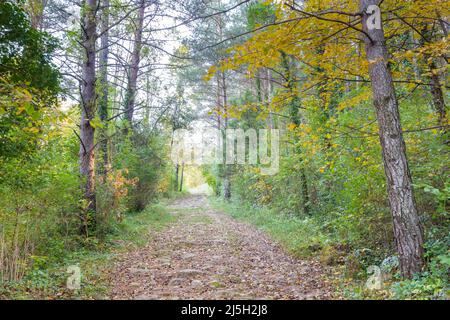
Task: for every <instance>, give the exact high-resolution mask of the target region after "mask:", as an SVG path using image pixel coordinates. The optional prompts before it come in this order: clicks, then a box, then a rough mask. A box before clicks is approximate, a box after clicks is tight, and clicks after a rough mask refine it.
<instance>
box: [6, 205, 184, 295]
mask: <svg viewBox="0 0 450 320" xmlns="http://www.w3.org/2000/svg"><path fill="white" fill-rule="evenodd" d="M176 219H177V215H174V214H170V213H169V212H168V210H167V208H166V204H165V203H158V204H153V205H150V206H149V207H147V208H146V209H145V210H144V211H142V212H139V213H131V214H128V215H126V216H125V218H124V220H123V221H122V222H120V223H118V222H115V223H113V224H112V230H111V232H110V233H109V235H108V236H107V237H106V238H105V239H104V241H99V240H98V239H96V238H89V239H84V241H83V245H80V246H78V247H77V248H76V249H74V250H72V251H63V253H62V254H61V256H60V257H35V263H33V265H32V266H30V270H29V271H28V272H27V273H26V275H25V277H24V278H23V279H22V280H20V281H19V282H15V283H6V284H2V285H1V286H0V299H104V298H107V293H108V277H109V272H110V271H111V265H112V264H113V263H114V259H115V258H116V257H117V256H118V255H119V254H120V253H121V252H124V251H127V250H130V248H132V247H140V246H144V245H146V244H147V243H148V242H149V241H150V240H151V238H152V236H153V235H154V234H155V233H157V232H159V231H161V230H163V229H164V228H165V227H167V226H168V225H169V224H171V223H173V222H174V221H176ZM55 241H58V240H55ZM73 265H75V266H78V267H79V268H80V270H81V274H82V280H81V288H80V289H79V290H74V291H72V290H68V289H67V286H66V281H67V278H68V276H69V274H68V273H67V268H68V267H69V266H73Z"/></svg>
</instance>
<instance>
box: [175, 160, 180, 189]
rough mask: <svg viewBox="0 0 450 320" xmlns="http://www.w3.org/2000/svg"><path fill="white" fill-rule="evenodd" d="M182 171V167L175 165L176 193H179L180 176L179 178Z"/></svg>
mask: <svg viewBox="0 0 450 320" xmlns="http://www.w3.org/2000/svg"><path fill="white" fill-rule="evenodd" d="M179 171H180V165H179V164H178V163H177V164H176V165H175V186H174V187H175V188H174V190H175V191H178V176H179V173H178V172H179Z"/></svg>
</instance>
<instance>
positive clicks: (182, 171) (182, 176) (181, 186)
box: [179, 163, 184, 192]
mask: <svg viewBox="0 0 450 320" xmlns="http://www.w3.org/2000/svg"><path fill="white" fill-rule="evenodd" d="M183 179H184V163H182V164H181V178H180V189H179V191H180V192H181V191H183Z"/></svg>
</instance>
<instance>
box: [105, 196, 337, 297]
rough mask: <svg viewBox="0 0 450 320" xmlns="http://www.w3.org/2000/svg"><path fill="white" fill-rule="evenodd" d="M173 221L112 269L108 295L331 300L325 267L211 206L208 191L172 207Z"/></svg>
mask: <svg viewBox="0 0 450 320" xmlns="http://www.w3.org/2000/svg"><path fill="white" fill-rule="evenodd" d="M169 210H170V212H171V213H172V214H176V215H179V219H178V220H177V222H176V223H174V224H172V225H171V226H170V227H168V228H167V229H165V230H163V231H162V232H160V233H159V234H158V235H156V236H155V237H154V238H153V240H152V241H151V242H150V243H149V244H148V245H147V246H146V247H143V248H139V249H136V250H135V251H131V252H128V253H126V254H123V255H122V256H121V257H120V258H119V259H118V261H117V263H116V266H115V270H114V271H113V278H112V279H111V282H112V290H111V292H110V297H111V298H113V299H328V298H331V291H332V290H331V288H330V286H329V285H328V284H327V282H326V281H324V279H323V276H324V274H325V272H324V269H323V267H322V266H321V265H320V264H319V263H317V262H313V261H308V260H298V259H295V258H293V257H291V256H290V255H289V254H287V253H286V252H285V251H284V250H283V249H282V248H280V246H279V245H277V244H276V243H274V242H273V240H271V239H270V238H269V237H268V236H266V235H265V234H264V233H263V232H262V231H259V230H257V229H256V228H254V227H253V226H250V225H248V224H245V223H242V222H238V221H236V220H235V219H233V218H231V217H230V216H228V215H226V214H223V213H221V212H218V211H215V210H213V209H212V208H211V207H210V206H209V204H208V201H207V199H206V198H205V197H203V196H190V197H186V198H183V199H179V200H177V201H175V202H173V203H172V205H170V206H169Z"/></svg>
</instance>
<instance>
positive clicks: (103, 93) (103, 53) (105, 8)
mask: <svg viewBox="0 0 450 320" xmlns="http://www.w3.org/2000/svg"><path fill="white" fill-rule="evenodd" d="M101 23H102V31H101V32H102V35H101V39H100V46H101V50H100V57H99V64H100V79H99V83H100V101H99V117H100V120H101V121H102V123H103V125H104V128H102V129H101V131H100V137H99V138H100V141H99V146H100V150H101V153H102V159H101V163H100V165H99V173H100V174H101V175H103V177H105V176H106V174H107V171H108V167H109V156H108V135H107V124H106V121H107V119H108V98H109V97H108V89H109V86H108V56H109V31H108V28H109V0H102V21H101Z"/></svg>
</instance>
